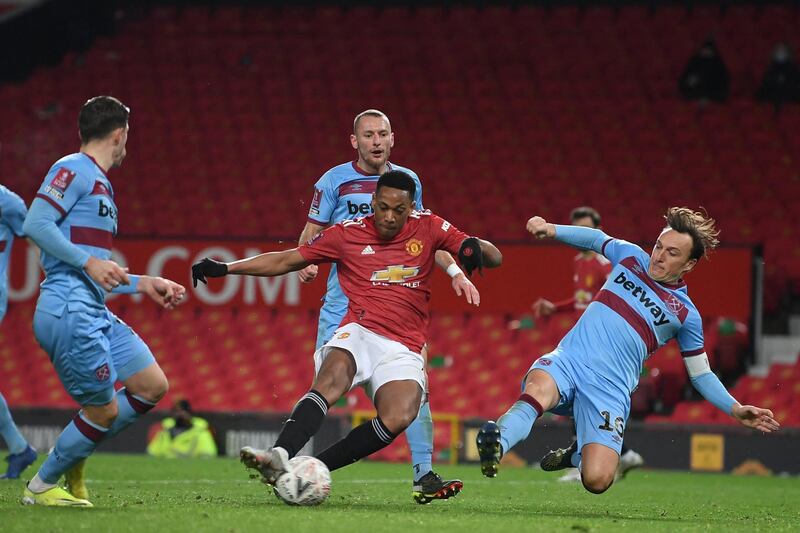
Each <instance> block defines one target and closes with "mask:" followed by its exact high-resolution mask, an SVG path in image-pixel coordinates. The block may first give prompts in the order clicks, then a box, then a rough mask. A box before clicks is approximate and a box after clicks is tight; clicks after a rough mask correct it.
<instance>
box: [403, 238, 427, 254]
mask: <svg viewBox="0 0 800 533" xmlns="http://www.w3.org/2000/svg"><path fill="white" fill-rule="evenodd" d="M423 248H424V245H423V244H422V241H421V240H419V239H411V240H409V241H408V242H406V252H408V253H409V254H410V255H412V256H414V257H417V256H418V255H419V254H421V253H422V249H423Z"/></svg>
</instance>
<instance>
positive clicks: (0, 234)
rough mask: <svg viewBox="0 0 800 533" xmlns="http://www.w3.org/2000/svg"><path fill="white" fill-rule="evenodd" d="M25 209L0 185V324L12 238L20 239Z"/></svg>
mask: <svg viewBox="0 0 800 533" xmlns="http://www.w3.org/2000/svg"><path fill="white" fill-rule="evenodd" d="M26 213H27V209H26V207H25V202H23V201H22V198H20V197H19V196H18V195H17V194H16V193H14V192H12V191H11V190H9V189H8V188H6V187H4V186H2V185H0V322H1V321H2V320H3V317H4V316H5V314H6V308H7V304H8V283H7V276H8V273H7V270H8V262H9V261H10V259H11V246H12V245H13V244H14V237H22V236H23V231H22V223H23V222H24V221H25V215H26Z"/></svg>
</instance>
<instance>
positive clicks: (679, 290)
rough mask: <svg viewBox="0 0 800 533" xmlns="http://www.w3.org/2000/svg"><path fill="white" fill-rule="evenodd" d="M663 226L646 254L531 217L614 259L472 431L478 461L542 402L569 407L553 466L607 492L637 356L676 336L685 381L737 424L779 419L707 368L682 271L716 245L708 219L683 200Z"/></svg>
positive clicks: (542, 229) (547, 231)
mask: <svg viewBox="0 0 800 533" xmlns="http://www.w3.org/2000/svg"><path fill="white" fill-rule="evenodd" d="M665 218H666V227H665V228H664V229H663V230H662V231H661V234H660V235H659V236H658V238H657V239H656V243H655V246H654V247H653V251H652V252H651V253H650V254H649V255H648V254H647V253H646V252H645V251H644V250H642V249H641V248H639V247H638V246H635V245H633V244H631V243H628V242H625V241H622V240H619V239H613V238H610V237H609V236H608V235H606V234H605V233H603V232H602V231H600V230H597V229H592V228H584V227H578V226H560V225H554V224H548V223H547V221H545V220H544V219H543V218H541V217H533V218H531V219H530V220H528V224H527V229H528V231H529V232H530V233H532V234H533V235H535V236H536V237H539V238H549V239H556V240H559V241H561V242H564V243H566V244H569V245H571V246H575V247H576V248H579V249H582V250H594V251H595V252H597V253H600V254H603V255H604V256H605V257H606V258H608V260H609V261H611V263H612V265H614V268H613V270H612V271H611V274H610V275H609V277H608V280H607V281H606V282H605V284H604V285H603V288H602V289H601V290H600V292H599V293H598V294H597V296H596V297H595V298H594V300H592V302H591V303H590V304H589V307H588V308H587V309H586V311H585V312H584V313H583V315H582V316H581V317H580V319H579V320H578V322H577V324H575V326H574V327H573V328H572V329H571V330H570V331H569V332H568V333H567V334H566V336H565V337H564V338H563V339H562V340H561V342H560V343H559V345H558V346H557V347H556V349H555V350H554V351H552V352H550V353H549V354H546V355H544V356H542V357H540V358H539V359H537V360H536V361H535V362H534V364H533V366H532V367H531V369H530V370H529V372H528V374H527V375H526V376H525V380H524V392H523V394H522V395H521V396H520V398H519V400H518V401H517V402H515V403H514V405H512V406H511V408H510V409H509V410H508V411H507V412H506V413H505V414H504V415H503V416H501V417H500V419H499V420H498V421H497V423H494V422H487V423H486V424H484V425H483V427H482V428H481V429H480V431H479V432H478V436H477V446H478V452H479V454H480V458H481V471H482V472H483V475H485V476H487V477H495V476H496V475H497V466H498V464H499V462H500V458H501V456H502V454H503V453H505V452H507V451H508V450H510V449H511V448H513V447H514V446H515V445H516V444H517V443H518V442H520V441H522V440H524V439H525V438H527V436H528V434H529V433H530V431H531V429H532V427H533V424H534V422H535V421H536V419H537V418H538V417H540V416H541V415H542V414H543V413H544V412H545V411H551V410H552V411H553V412H555V413H558V414H570V413H571V414H572V415H573V417H574V419H575V425H576V429H577V434H578V439H577V441H576V443H575V444H574V445H573V446H571V447H569V448H567V449H563V450H560V451H559V452H557V453H555V454H553V456H551V457H550V458H549V459H550V461H549V462H550V463H551V464H550V466H551V468H549V469H550V470H555V469H558V468H567V467H569V466H575V467H576V468H579V469H580V471H581V480H582V482H583V486H584V487H585V488H586V489H587V490H588V491H590V492H593V493H596V494H600V493H602V492H605V491H606V490H607V489H608V488H609V487H610V486H611V484H612V483H613V481H614V474H615V472H616V471H617V464H618V462H619V452H620V449H621V447H622V441H623V434H624V431H625V423H626V421H627V419H628V414H629V412H630V394H631V392H632V391H633V390H634V389H635V388H636V385H637V383H638V381H639V375H640V371H641V369H642V365H643V363H644V361H645V360H646V359H647V357H648V356H649V355H650V354H651V353H653V352H654V351H655V350H656V349H657V348H658V347H659V346H662V345H664V344H665V343H666V342H667V341H669V340H670V339H673V338H677V341H678V345H679V346H680V349H681V353H682V355H683V358H684V363H685V364H686V369H687V371H688V372H689V376H690V378H691V381H692V385H694V387H695V388H696V389H697V390H698V391H699V392H700V394H702V395H703V397H704V398H706V400H708V401H710V402H711V403H712V404H714V405H715V406H716V407H717V408H719V409H720V410H721V411H723V412H724V413H725V414H727V415H729V416H732V417H733V418H735V419H736V420H738V421H739V422H740V423H741V424H742V425H744V426H748V427H752V428H755V429H758V430H760V431H763V432H764V433H770V432H772V431H777V430H778V428H779V424H778V422H777V421H776V420H775V419H774V418H773V415H772V412H771V411H770V410H768V409H761V408H758V407H753V406H751V405H740V404H739V403H738V402H737V401H736V400H735V399H734V398H733V397H732V396H731V395H730V394H729V393H728V391H727V390H725V387H724V386H723V385H722V383H720V381H719V379H718V378H717V376H715V375H714V374H713V373H712V372H711V368H710V367H709V364H708V357H706V354H705V350H704V347H703V327H702V321H701V318H700V314H699V313H698V311H697V308H695V306H694V304H693V303H692V301H691V299H689V295H688V294H687V291H686V284H685V283H684V281H683V276H684V275H685V274H686V273H688V272H689V271H690V270H691V269H692V268H694V266H695V265H696V264H697V261H698V260H699V259H700V258H701V257H703V256H705V255H706V254H707V253H708V252H709V251H711V250H712V249H713V248H714V247H716V245H717V243H718V240H717V235H718V233H719V232H718V231H717V230H716V228H715V227H714V220H713V219H710V218H708V217H707V216H706V215H704V214H701V213H697V212H693V211H691V210H689V209H686V208H679V207H673V208H670V209H668V210H667V214H666V216H665Z"/></svg>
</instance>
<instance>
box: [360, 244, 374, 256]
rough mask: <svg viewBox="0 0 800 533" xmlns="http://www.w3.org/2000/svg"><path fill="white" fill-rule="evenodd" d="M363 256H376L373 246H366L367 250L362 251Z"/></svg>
mask: <svg viewBox="0 0 800 533" xmlns="http://www.w3.org/2000/svg"><path fill="white" fill-rule="evenodd" d="M361 255H375V250H373V249H372V246H370V245H369V244H368V245H367V246H366V248H364V249H363V250H361Z"/></svg>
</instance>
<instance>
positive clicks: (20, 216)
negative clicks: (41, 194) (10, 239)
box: [0, 189, 28, 237]
mask: <svg viewBox="0 0 800 533" xmlns="http://www.w3.org/2000/svg"><path fill="white" fill-rule="evenodd" d="M27 213H28V208H27V207H25V202H24V201H23V200H22V198H20V197H19V196H18V195H17V194H16V193H14V192H13V191H10V190H8V189H6V190H5V192H4V193H0V218H2V220H3V222H4V223H5V224H6V225H7V226H8V227H9V228H11V231H12V232H13V233H14V235H16V236H17V237H24V236H25V233H24V231H23V230H22V225H23V223H24V222H25V215H27Z"/></svg>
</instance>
